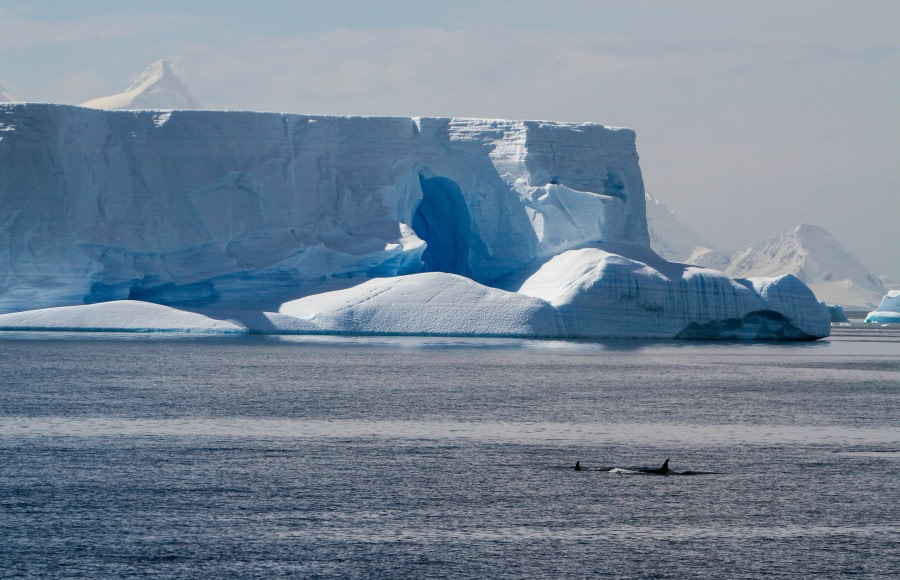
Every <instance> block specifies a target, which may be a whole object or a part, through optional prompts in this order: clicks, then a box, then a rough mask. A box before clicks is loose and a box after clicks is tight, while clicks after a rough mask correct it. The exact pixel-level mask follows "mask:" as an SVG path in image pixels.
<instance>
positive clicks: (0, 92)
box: [0, 83, 21, 103]
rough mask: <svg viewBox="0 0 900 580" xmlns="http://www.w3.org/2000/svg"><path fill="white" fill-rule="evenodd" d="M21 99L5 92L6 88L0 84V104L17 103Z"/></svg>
mask: <svg viewBox="0 0 900 580" xmlns="http://www.w3.org/2000/svg"><path fill="white" fill-rule="evenodd" d="M20 101H21V99H19V98H18V97H16V96H15V95H13V94H12V93H11V92H9V91H8V90H6V87H4V86H3V84H2V83H0V103H18V102H20Z"/></svg>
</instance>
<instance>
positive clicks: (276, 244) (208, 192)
mask: <svg viewBox="0 0 900 580" xmlns="http://www.w3.org/2000/svg"><path fill="white" fill-rule="evenodd" d="M0 167H3V168H4V171H2V172H0V194H2V195H0V312H5V313H6V314H2V315H0V328H4V329H14V328H18V329H38V328H40V329H54V328H65V329H76V328H80V329H85V330H111V329H113V330H157V331H177V330H197V331H202V332H273V333H279V332H294V333H337V334H342V333H353V334H426V335H477V336H524V337H562V338H622V337H642V338H674V337H680V338H702V339H715V338H726V339H773V340H780V339H785V340H805V339H815V338H821V337H824V336H827V335H828V334H829V332H830V320H829V314H828V311H827V310H826V309H825V308H824V307H823V306H822V305H821V304H819V302H818V301H817V300H816V299H815V297H814V296H813V295H812V292H810V290H809V288H807V287H806V286H805V285H804V284H803V283H802V282H800V281H799V280H798V279H797V278H795V277H794V276H774V277H773V276H770V277H765V278H750V279H732V278H729V277H728V276H726V275H725V274H723V273H722V272H719V271H716V270H712V269H708V268H700V267H693V266H687V265H684V264H678V263H672V262H668V261H666V260H664V259H663V258H661V257H660V256H658V255H657V254H656V253H654V252H653V251H652V250H651V248H650V238H649V234H648V229H647V220H646V205H645V204H646V200H645V193H644V187H643V181H642V178H641V171H640V167H639V166H638V156H637V151H636V149H635V135H634V132H633V131H630V130H628V129H614V128H609V127H605V126H602V125H597V124H593V123H582V124H573V123H555V122H547V121H505V120H484V119H450V118H404V117H328V116H308V115H285V114H274V113H249V112H225V111H184V110H174V111H103V110H92V109H86V108H79V107H71V106H63V105H46V104H28V103H26V104H2V105H0ZM34 309H39V312H38V311H35V310H34ZM179 313H182V314H184V316H182V315H181V314H179Z"/></svg>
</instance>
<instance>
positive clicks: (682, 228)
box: [645, 193, 713, 262]
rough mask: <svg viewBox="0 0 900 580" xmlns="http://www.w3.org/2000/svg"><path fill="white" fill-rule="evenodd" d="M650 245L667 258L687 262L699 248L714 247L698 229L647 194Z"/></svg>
mask: <svg viewBox="0 0 900 580" xmlns="http://www.w3.org/2000/svg"><path fill="white" fill-rule="evenodd" d="M645 197H646V202H647V228H648V229H649V230H650V247H652V248H653V251H655V252H656V253H657V254H659V255H660V256H662V257H663V258H665V259H666V260H669V261H673V262H685V261H686V260H687V259H688V257H689V256H691V255H692V254H694V253H695V251H696V250H698V249H704V250H709V249H710V248H712V247H713V245H712V243H710V242H709V241H708V240H707V239H706V238H704V237H703V236H702V235H701V234H700V233H699V232H697V230H695V229H694V228H692V227H691V226H689V225H687V224H685V223H683V222H682V221H681V220H679V219H678V218H677V217H676V216H675V213H674V212H672V210H670V209H669V208H668V207H666V206H665V204H664V203H662V202H661V201H659V200H658V199H656V198H655V197H653V196H652V195H650V194H649V193H647V194H645Z"/></svg>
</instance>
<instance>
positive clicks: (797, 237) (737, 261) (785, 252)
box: [726, 224, 885, 307]
mask: <svg viewBox="0 0 900 580" xmlns="http://www.w3.org/2000/svg"><path fill="white" fill-rule="evenodd" d="M726 272H727V273H728V274H729V275H732V276H775V275H778V274H783V273H786V272H790V273H792V274H794V275H795V276H797V277H798V278H800V279H801V280H803V281H804V282H805V283H806V284H807V285H809V287H810V288H812V289H813V291H814V292H815V293H816V296H818V297H819V299H820V300H825V301H826V302H829V303H832V304H841V305H844V306H857V307H859V306H870V305H874V304H877V303H878V301H879V300H881V297H882V296H883V295H884V292H885V290H884V285H883V284H882V282H881V280H879V279H878V278H877V277H875V276H873V275H872V274H871V273H870V272H869V271H868V270H867V269H866V267H865V266H863V264H862V263H861V262H860V261H859V259H858V258H857V257H856V256H854V255H853V254H852V253H851V252H849V251H847V250H846V249H845V248H844V247H843V246H842V245H841V244H840V242H838V241H837V239H835V237H834V236H833V235H831V233H830V232H828V231H827V230H825V229H824V228H821V227H819V226H814V225H809V224H799V225H797V226H794V227H793V228H791V229H790V230H788V231H786V232H784V233H783V234H781V235H780V236H777V237H773V238H770V239H768V240H765V241H762V242H760V243H758V244H753V245H750V246H747V247H745V248H744V249H742V250H740V251H738V252H737V253H736V254H735V256H734V260H733V261H732V263H731V265H730V266H729V267H728V269H727V270H726Z"/></svg>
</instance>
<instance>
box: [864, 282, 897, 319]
mask: <svg viewBox="0 0 900 580" xmlns="http://www.w3.org/2000/svg"><path fill="white" fill-rule="evenodd" d="M866 322H881V323H895V324H897V323H900V290H890V291H888V293H887V294H886V295H885V297H884V298H882V299H881V304H879V305H878V308H876V309H875V310H873V311H872V312H870V313H869V315H868V316H866Z"/></svg>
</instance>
